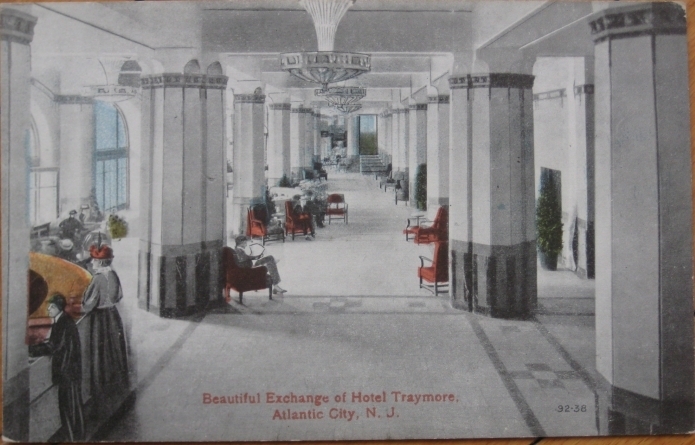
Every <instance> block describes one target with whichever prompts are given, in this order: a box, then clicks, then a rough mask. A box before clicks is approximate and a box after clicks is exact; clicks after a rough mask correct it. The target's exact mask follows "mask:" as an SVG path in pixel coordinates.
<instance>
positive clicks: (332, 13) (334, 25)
mask: <svg viewBox="0 0 695 445" xmlns="http://www.w3.org/2000/svg"><path fill="white" fill-rule="evenodd" d="M354 1H355V0H299V4H301V5H302V6H303V7H304V9H306V10H307V12H308V13H309V14H310V15H311V18H312V19H313V21H314V27H315V29H316V38H317V40H318V44H319V47H318V51H314V52H298V53H285V54H281V55H280V67H281V68H282V69H283V70H285V71H287V72H289V73H290V74H292V75H293V76H295V77H298V78H300V79H302V80H305V81H308V82H314V83H319V84H321V85H322V86H323V90H327V89H328V84H329V83H335V82H342V81H344V80H348V79H352V78H353V77H356V76H359V75H360V74H363V73H366V72H368V71H369V70H370V69H371V56H369V55H368V54H359V53H351V52H343V51H334V50H333V44H334V41H335V32H336V30H337V29H338V23H340V20H341V19H342V18H343V16H344V15H345V13H346V12H347V10H348V9H349V8H350V6H351V5H352V4H353V3H354Z"/></svg>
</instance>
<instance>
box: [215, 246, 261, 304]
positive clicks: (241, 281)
mask: <svg viewBox="0 0 695 445" xmlns="http://www.w3.org/2000/svg"><path fill="white" fill-rule="evenodd" d="M222 265H223V267H224V298H225V300H226V301H227V302H228V303H229V301H231V297H230V296H229V289H234V290H235V291H237V292H239V303H240V304H241V303H242V302H243V298H244V292H247V291H252V290H261V289H268V297H269V298H270V299H271V300H272V299H273V285H272V283H271V282H270V280H268V269H266V268H265V267H264V266H259V267H251V268H241V267H239V266H238V265H237V263H236V259H235V258H234V249H232V248H231V247H223V248H222Z"/></svg>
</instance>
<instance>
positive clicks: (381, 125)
mask: <svg viewBox="0 0 695 445" xmlns="http://www.w3.org/2000/svg"><path fill="white" fill-rule="evenodd" d="M356 126H357V127H358V128H357V134H359V131H360V129H359V126H358V125H356ZM358 137H359V136H358ZM356 143H357V145H359V139H358V140H357V141H356ZM376 143H377V147H378V149H377V151H378V154H382V153H386V111H382V112H381V113H379V115H378V116H377V119H376Z"/></svg>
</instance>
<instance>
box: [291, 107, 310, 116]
mask: <svg viewBox="0 0 695 445" xmlns="http://www.w3.org/2000/svg"><path fill="white" fill-rule="evenodd" d="M313 112H314V110H312V109H311V108H307V107H302V106H299V107H297V108H292V113H304V114H306V113H313Z"/></svg>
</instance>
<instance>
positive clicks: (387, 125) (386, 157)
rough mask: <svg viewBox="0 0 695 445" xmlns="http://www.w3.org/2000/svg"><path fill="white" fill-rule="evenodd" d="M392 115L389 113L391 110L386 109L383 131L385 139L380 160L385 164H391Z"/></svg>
mask: <svg viewBox="0 0 695 445" xmlns="http://www.w3.org/2000/svg"><path fill="white" fill-rule="evenodd" d="M392 127H393V114H392V113H391V109H387V110H386V111H385V112H384V130H385V133H386V134H385V135H384V136H385V138H384V154H383V155H382V159H383V161H384V163H385V164H388V163H393V130H392Z"/></svg>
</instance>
